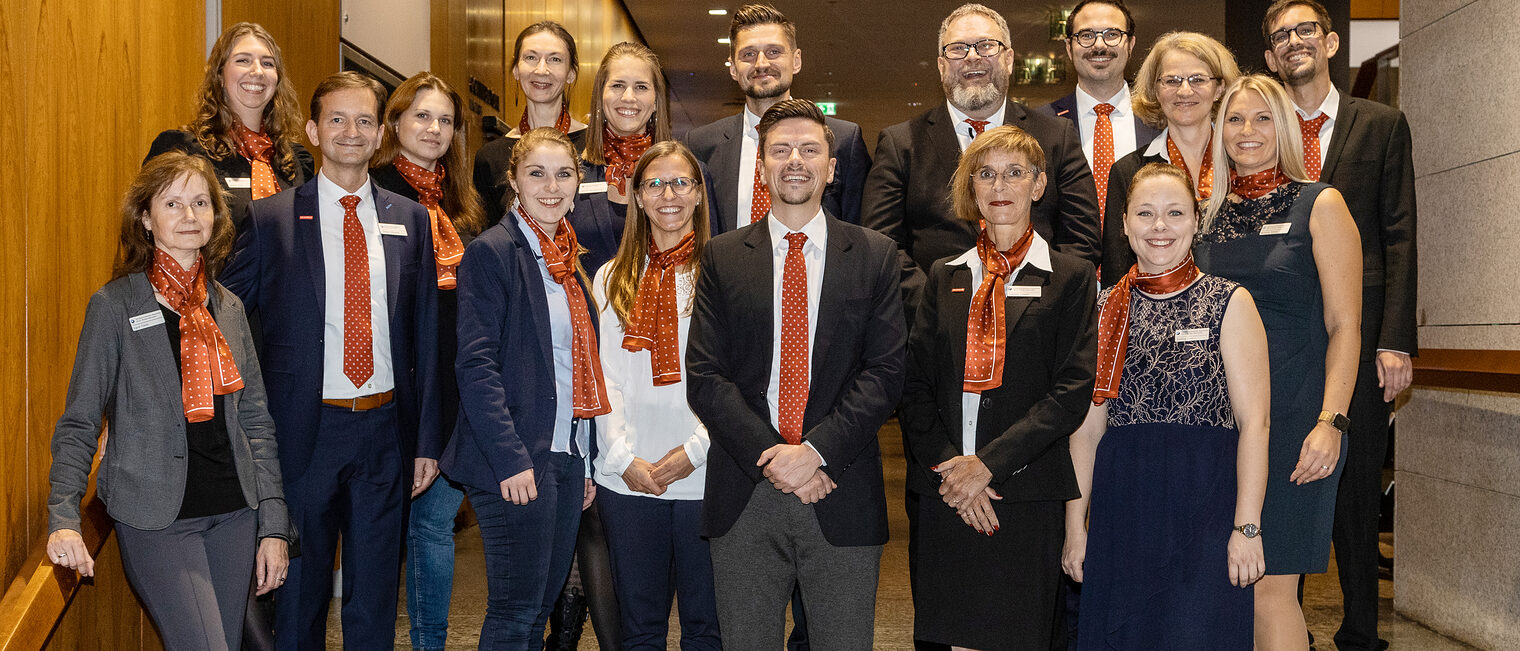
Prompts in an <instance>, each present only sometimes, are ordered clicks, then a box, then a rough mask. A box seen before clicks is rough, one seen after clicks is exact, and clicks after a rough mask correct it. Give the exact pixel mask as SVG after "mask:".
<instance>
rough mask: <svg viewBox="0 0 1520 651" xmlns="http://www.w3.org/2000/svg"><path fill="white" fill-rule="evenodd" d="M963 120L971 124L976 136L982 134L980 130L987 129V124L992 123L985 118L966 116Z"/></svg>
mask: <svg viewBox="0 0 1520 651" xmlns="http://www.w3.org/2000/svg"><path fill="white" fill-rule="evenodd" d="M963 122H965V123H966V124H969V125H971V128H972V130H974V131H976V135H978V136H980V135H982V132H983V131H986V130H987V125H989V124H992V123H991V122H989V121H987V120H973V119H971V118H966V119H965V120H963ZM973 137H975V136H973Z"/></svg>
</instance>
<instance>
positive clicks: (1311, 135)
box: [1298, 113, 1330, 181]
mask: <svg viewBox="0 0 1520 651" xmlns="http://www.w3.org/2000/svg"><path fill="white" fill-rule="evenodd" d="M1329 119H1330V116H1329V115H1328V114H1326V113H1320V114H1319V117H1317V118H1314V119H1313V120H1305V119H1304V118H1303V116H1299V118H1298V128H1299V130H1300V131H1301V132H1303V135H1304V170H1305V171H1306V172H1308V173H1309V180H1310V181H1318V180H1319V173H1320V168H1321V167H1322V166H1323V160H1322V157H1321V156H1320V152H1319V130H1320V127H1322V126H1324V125H1325V121H1326V120H1329Z"/></svg>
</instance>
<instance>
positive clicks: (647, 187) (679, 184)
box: [639, 176, 697, 199]
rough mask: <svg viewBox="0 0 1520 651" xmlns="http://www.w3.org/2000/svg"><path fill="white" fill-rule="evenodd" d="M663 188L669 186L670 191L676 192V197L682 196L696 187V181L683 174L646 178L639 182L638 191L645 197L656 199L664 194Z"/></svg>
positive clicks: (688, 193)
mask: <svg viewBox="0 0 1520 651" xmlns="http://www.w3.org/2000/svg"><path fill="white" fill-rule="evenodd" d="M665 188H670V191H671V192H674V193H676V196H678V197H684V196H687V195H690V194H691V193H692V191H693V190H696V189H697V181H696V179H693V178H690V177H685V176H677V177H676V178H673V179H647V180H645V181H644V182H643V183H640V184H639V193H640V194H642V195H644V198H646V199H656V198H659V197H661V196H663V195H664V194H665Z"/></svg>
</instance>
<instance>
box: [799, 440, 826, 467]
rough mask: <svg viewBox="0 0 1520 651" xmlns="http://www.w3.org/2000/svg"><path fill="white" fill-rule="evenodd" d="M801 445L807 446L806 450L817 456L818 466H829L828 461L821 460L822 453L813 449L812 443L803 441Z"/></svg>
mask: <svg viewBox="0 0 1520 651" xmlns="http://www.w3.org/2000/svg"><path fill="white" fill-rule="evenodd" d="M802 444H803V445H806V446H808V449H809V450H812V451H813V454H816V455H818V465H820V466H827V465H829V460H828V459H825V458H823V453H822V452H819V451H818V448H816V447H813V442H812V441H803V442H802Z"/></svg>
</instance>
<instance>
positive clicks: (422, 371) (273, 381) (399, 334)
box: [220, 177, 442, 481]
mask: <svg viewBox="0 0 1520 651" xmlns="http://www.w3.org/2000/svg"><path fill="white" fill-rule="evenodd" d="M370 189H371V192H372V193H373V197H374V202H375V213H376V215H377V216H378V217H379V221H380V223H381V224H397V225H400V226H402V227H404V228H405V229H406V235H404V236H401V235H383V234H382V235H381V236H380V240H381V242H382V244H383V246H384V247H385V280H386V283H385V286H386V307H387V308H388V309H389V311H390V337H391V365H392V367H393V368H394V369H395V380H396V388H395V392H396V393H395V395H396V397H395V401H396V407H397V425H398V431H397V439H398V440H397V443H398V446H399V448H400V451H401V455H402V458H403V459H404V460H405V462H406V466H405V467H406V468H407V470H408V472H410V469H411V465H412V463H411V460H412V458H413V457H414V456H416V457H423V458H428V459H436V458H438V454H439V453H440V452H441V451H442V450H441V448H442V445H441V443H440V441H441V438H440V436H439V431H438V429H439V422H440V419H439V411H438V409H439V402H438V395H437V385H438V383H437V382H436V381H435V376H436V374H437V365H438V347H437V346H419V345H417V344H418V341H419V340H422V339H431V338H432V337H434V336H435V335H434V334H433V333H434V332H435V331H436V330H437V328H438V277H437V271H436V269H435V266H434V262H433V230H432V225H431V223H430V222H429V221H428V213H427V209H426V208H423V207H422V206H421V205H420V204H418V203H417V202H415V201H411V200H408V199H405V198H402V197H401V196H399V195H397V194H395V193H393V192H390V191H388V190H385V189H384V188H380V187H378V186H376V185H374V184H373V183H371V184H370ZM246 223H247V226H246V228H244V229H243V230H242V231H241V232H240V233H239V234H238V239H237V246H236V247H235V249H234V253H233V258H232V262H231V263H230V264H229V265H228V266H227V268H226V269H225V270H224V271H223V272H222V277H221V278H220V280H221V283H222V284H223V285H225V286H226V287H227V288H228V289H230V290H232V291H233V293H235V294H237V295H238V297H239V298H241V299H242V300H243V304H244V305H245V306H246V307H247V309H248V312H249V313H250V314H258V315H259V317H260V322H261V324H262V329H263V337H264V338H263V341H264V348H263V350H262V351H261V353H260V354H261V357H262V359H261V362H262V365H263V370H264V386H265V387H267V388H268V391H269V413H270V415H271V416H273V417H274V422H275V426H276V431H277V432H278V433H279V441H280V467H281V469H282V470H283V471H284V474H285V477H286V479H287V480H288V481H295V480H297V479H300V477H301V476H302V474H304V473H305V471H306V468H307V466H308V465H309V464H310V463H311V457H312V451H313V449H314V448H315V446H316V441H317V428H318V425H319V423H320V415H321V409H322V372H323V369H322V345H323V323H324V314H325V311H326V307H327V301H326V291H328V289H327V288H326V286H325V285H326V276H325V273H324V267H323V260H322V233H321V228H320V213H319V211H318V207H317V179H316V178H315V177H313V178H312V180H310V181H307V182H306V183H305V184H304V185H302V186H300V187H299V188H296V189H295V191H294V192H281V193H279V194H277V195H274V196H272V197H268V198H265V199H260V200H258V201H255V202H253V203H251V204H249V207H248V218H247V220H246ZM333 291H342V289H341V288H333Z"/></svg>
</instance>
